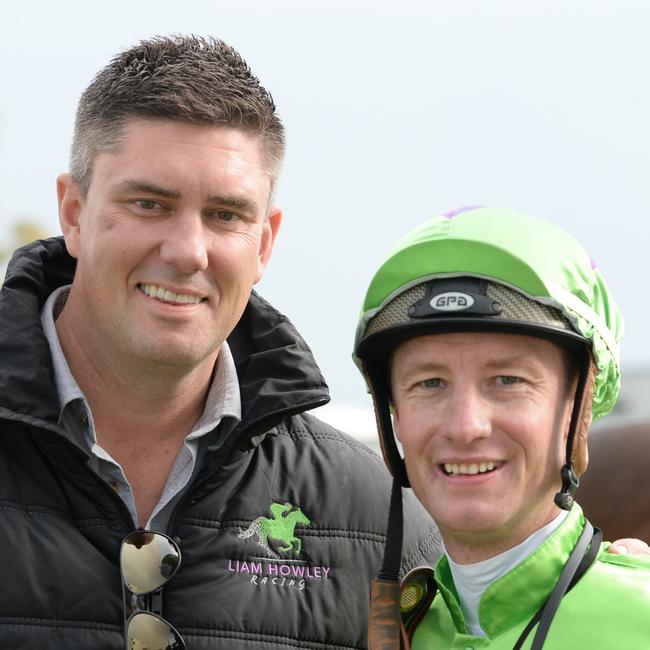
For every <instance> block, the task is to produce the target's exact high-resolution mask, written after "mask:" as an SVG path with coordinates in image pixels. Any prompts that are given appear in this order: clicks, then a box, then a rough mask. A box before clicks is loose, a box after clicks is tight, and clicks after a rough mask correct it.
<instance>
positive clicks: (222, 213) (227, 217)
mask: <svg viewBox="0 0 650 650" xmlns="http://www.w3.org/2000/svg"><path fill="white" fill-rule="evenodd" d="M216 215H217V219H219V221H235V220H236V219H237V215H236V214H235V213H234V212H228V211H227V210H219V211H218V212H217V213H216Z"/></svg>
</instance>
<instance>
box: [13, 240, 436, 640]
mask: <svg viewBox="0 0 650 650" xmlns="http://www.w3.org/2000/svg"><path fill="white" fill-rule="evenodd" d="M73 274H74V261H73V260H72V259H71V258H70V257H69V256H68V255H67V253H66V251H65V247H64V245H63V242H62V240H61V239H50V240H46V241H41V242H35V243H34V244H31V245H30V246H27V247H24V248H22V249H20V250H19V251H17V252H16V254H15V255H14V257H13V260H12V263H11V265H10V268H9V270H8V273H7V278H6V282H5V285H4V286H3V288H2V293H1V294H0V648H12V649H15V648H29V649H34V650H36V649H38V650H41V649H43V648H60V649H61V650H64V649H65V650H72V649H74V648H83V649H85V650H86V649H88V648H93V649H95V648H114V649H116V650H117V649H119V648H123V647H124V640H123V612H122V597H121V584H120V572H119V562H118V553H119V547H120V541H121V539H122V538H123V537H124V535H125V534H126V533H127V532H129V531H130V530H131V529H132V528H133V523H132V520H131V517H130V515H129V513H128V511H127V509H126V508H125V506H124V505H123V503H122V502H121V500H120V498H119V497H118V496H117V494H116V493H115V492H114V491H113V490H112V489H111V488H110V487H109V486H108V485H107V484H106V483H105V482H104V481H103V480H102V479H101V478H100V477H99V476H98V475H97V474H95V472H94V471H93V470H92V469H91V467H90V465H89V463H88V455H87V453H86V452H85V451H84V450H83V449H81V448H79V447H77V446H75V445H74V444H72V443H71V442H69V440H68V439H67V438H66V437H65V435H63V432H62V430H61V428H60V427H59V425H58V424H57V419H58V411H59V404H58V398H57V395H56V389H55V387H54V383H53V377H52V364H51V360H50V353H49V348H48V344H47V341H46V339H45V337H44V335H43V332H42V329H41V323H40V318H39V312H40V309H41V307H42V305H43V303H44V301H45V299H46V298H47V296H48V295H49V294H50V293H51V292H52V291H53V290H54V289H55V288H56V287H58V286H60V285H62V284H67V283H70V282H71V280H72V276H73ZM228 342H229V344H230V346H231V349H232V351H233V355H234V357H235V361H236V364H237V372H238V375H239V379H240V384H241V395H242V409H243V419H242V422H241V424H240V426H238V427H237V428H236V430H235V431H233V432H232V434H231V435H230V437H229V439H228V442H227V444H226V445H224V447H223V448H222V449H221V450H220V452H217V453H216V454H215V455H214V456H212V457H210V458H209V460H208V461H207V463H206V464H205V466H204V467H203V469H202V471H201V473H200V474H199V476H198V477H197V479H196V481H195V482H194V484H193V486H192V487H191V489H190V490H189V491H188V493H187V494H186V495H185V497H184V498H183V500H182V501H181V502H180V503H179V505H178V507H177V508H176V511H175V513H174V514H173V515H172V519H171V522H170V530H169V534H170V535H172V536H174V537H177V538H178V541H179V546H180V548H181V552H182V556H183V560H182V565H181V567H180V569H179V571H178V573H177V574H176V575H175V576H174V578H173V579H172V580H171V581H170V582H169V584H168V585H167V587H166V588H165V591H164V601H163V602H164V611H163V615H164V617H165V618H166V619H168V620H169V621H170V622H171V623H172V624H173V625H174V626H175V627H176V628H177V629H178V630H179V631H180V633H181V634H182V635H183V637H184V639H185V641H186V643H187V647H188V649H193V648H197V649H198V648H210V649H216V648H224V649H225V648H229V649H230V648H243V649H247V650H262V648H272V649H275V650H279V649H287V650H288V649H290V648H291V649H297V648H313V649H314V650H316V649H317V650H324V649H325V648H338V649H341V650H342V649H344V648H345V649H349V648H365V647H366V631H365V630H366V620H367V614H368V598H369V595H368V594H369V584H370V580H371V578H372V577H373V576H374V575H375V573H376V572H377V569H378V566H379V564H380V560H381V555H382V548H383V542H384V528H385V525H386V513H387V512H388V499H389V492H390V480H389V477H388V475H387V473H386V471H385V469H384V467H383V463H382V462H381V460H380V459H379V458H378V457H377V456H376V455H375V454H373V453H372V452H370V451H369V450H368V449H366V448H365V447H364V446H363V445H361V444H359V443H358V442H355V441H354V440H352V439H350V438H348V437H347V436H345V435H344V434H342V433H340V432H338V431H336V430H335V429H333V428H331V427H330V426H328V425H326V424H324V423H323V422H321V421H319V420H317V419H316V418H314V417H313V416H311V415H309V414H307V413H306V412H305V411H307V410H308V409H311V408H314V407H316V406H319V405H322V404H325V403H326V402H327V401H328V400H329V397H328V393H327V386H326V385H325V383H324V381H323V378H322V376H321V374H320V371H319V370H318V368H317V366H316V364H315V362H314V360H313V358H312V356H311V353H310V351H309V348H308V347H307V345H306V344H305V343H304V341H303V340H302V339H301V338H300V336H299V335H298V334H297V332H296V331H295V329H294V328H293V326H292V325H291V324H290V323H289V322H288V321H287V319H286V318H285V317H284V316H282V315H281V314H279V313H278V312H277V311H275V310H274V309H273V308H272V307H271V306H270V305H268V304H267V303H266V302H264V301H263V300H262V299H261V298H260V297H259V296H257V295H253V296H252V297H251V299H250V302H249V305H248V307H247V309H246V312H245V313H244V315H243V317H242V319H241V321H240V322H239V324H238V326H237V328H236V329H235V331H234V332H233V333H232V335H231V337H230V338H229V340H228ZM287 503H288V504H291V505H292V506H293V509H294V510H296V511H297V509H300V511H301V512H302V513H303V514H304V515H305V517H306V518H307V519H308V521H309V523H308V524H306V523H304V522H303V523H297V524H296V526H295V528H294V530H293V535H294V536H295V537H296V538H298V539H299V541H300V546H301V548H300V550H299V552H298V549H297V547H298V544H297V543H295V542H294V543H293V545H292V547H291V550H290V551H288V552H286V551H282V550H280V548H279V547H282V546H283V543H282V542H281V543H279V544H278V543H277V540H272V539H264V535H262V536H260V535H259V534H258V533H257V532H256V530H257V529H256V528H255V527H253V528H251V523H252V522H254V521H255V520H256V519H258V518H259V517H265V518H266V519H267V520H269V521H273V520H274V519H277V518H278V512H279V506H274V508H273V509H272V508H271V506H272V504H280V505H282V504H287ZM405 508H406V520H407V525H406V530H407V536H406V539H405V547H404V549H405V552H404V557H405V569H410V568H411V567H412V566H414V565H418V564H421V563H423V562H431V561H433V560H435V557H436V555H437V553H438V548H437V534H436V531H435V530H434V529H433V528H432V526H431V524H430V521H429V518H428V517H427V516H426V515H425V514H423V511H422V510H421V509H420V508H419V506H417V505H416V504H415V503H414V500H411V499H407V500H406V503H405ZM280 509H281V508H280ZM280 516H281V515H280ZM246 531H248V533H250V534H248V536H246ZM265 545H266V546H265ZM274 556H277V557H274Z"/></svg>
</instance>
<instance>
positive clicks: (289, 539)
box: [237, 503, 311, 560]
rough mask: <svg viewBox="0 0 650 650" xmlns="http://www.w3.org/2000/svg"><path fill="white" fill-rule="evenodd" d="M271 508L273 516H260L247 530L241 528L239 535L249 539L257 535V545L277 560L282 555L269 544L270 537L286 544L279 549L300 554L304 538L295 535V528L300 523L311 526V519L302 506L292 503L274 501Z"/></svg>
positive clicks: (240, 537) (241, 537)
mask: <svg viewBox="0 0 650 650" xmlns="http://www.w3.org/2000/svg"><path fill="white" fill-rule="evenodd" d="M270 510H271V515H273V517H272V518H269V517H258V518H257V519H255V520H254V521H253V522H251V525H250V526H249V527H248V528H247V529H246V530H244V529H240V533H239V534H238V535H237V537H239V539H248V538H249V537H252V536H253V535H257V545H258V546H260V547H262V548H263V549H264V551H265V552H266V554H267V555H268V556H269V557H272V558H273V559H276V560H279V559H280V556H279V555H278V554H277V553H276V552H275V551H274V550H273V549H272V548H271V546H270V545H269V539H271V540H274V541H275V542H281V543H283V544H285V545H284V546H278V547H277V548H278V550H279V551H282V552H284V553H287V552H290V551H293V552H294V553H295V554H296V555H300V551H301V550H302V540H301V539H300V538H299V537H296V536H295V535H294V530H295V528H296V526H297V525H298V524H302V525H303V526H309V524H311V520H310V519H308V518H307V516H306V515H305V514H304V513H303V511H302V510H301V509H300V508H298V507H297V506H293V505H291V504H290V503H272V504H271V507H270Z"/></svg>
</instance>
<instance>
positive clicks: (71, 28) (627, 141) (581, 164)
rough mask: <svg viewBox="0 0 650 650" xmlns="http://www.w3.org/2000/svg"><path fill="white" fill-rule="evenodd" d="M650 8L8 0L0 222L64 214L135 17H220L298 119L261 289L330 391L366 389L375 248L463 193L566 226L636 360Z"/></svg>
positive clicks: (348, 400)
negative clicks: (89, 107) (363, 371)
mask: <svg viewBox="0 0 650 650" xmlns="http://www.w3.org/2000/svg"><path fill="white" fill-rule="evenodd" d="M649 24H650V5H649V4H648V3H647V2H643V1H641V0H639V1H637V2H630V1H626V0H616V1H611V2H600V1H598V0H572V1H571V2H566V1H561V2H560V1H554V0H552V1H546V2H543V3H542V2H522V1H521V0H490V1H487V0H475V1H464V0H455V1H453V2H450V1H447V2H442V1H440V2H433V1H431V2H421V3H415V2H404V1H403V0H400V2H399V3H395V2H392V3H386V2H377V1H376V0H375V1H373V2H351V1H348V2H332V1H329V2H309V1H308V0H300V1H293V0H292V1H283V0H276V1H274V2H268V0H267V1H261V2H241V1H239V2H236V3H235V2H228V3H226V2H220V1H219V0H210V1H205V2H197V1H192V0H185V1H184V2H182V3H179V2H177V1H174V2H164V1H161V0H156V1H151V0H140V1H138V2H134V1H133V0H129V1H124V0H112V1H111V2H110V3H108V2H107V3H90V2H87V1H84V2H73V1H70V0H59V1H58V2H56V3H53V2H49V1H42V2H33V1H31V2H30V1H29V0H24V1H23V2H22V3H17V2H13V3H7V4H6V5H4V6H3V12H2V28H1V31H2V38H0V56H1V60H2V62H3V63H2V90H1V95H0V153H1V156H0V234H1V235H2V243H3V244H5V245H6V243H7V242H8V241H9V240H10V238H11V237H10V233H11V227H12V224H14V223H15V222H16V221H17V220H19V219H22V218H30V219H33V220H37V221H39V222H40V223H42V225H43V227H44V228H45V230H46V231H47V232H48V233H51V234H58V223H57V219H56V202H55V191H54V189H55V186H54V180H55V177H56V174H57V173H58V172H60V171H64V170H66V169H67V159H68V152H69V144H70V139H71V132H72V125H73V117H74V111H75V106H76V103H77V100H78V98H79V95H80V93H81V92H82V90H83V89H84V88H85V86H86V85H87V84H88V83H89V81H90V80H91V78H92V76H93V75H94V74H95V72H96V71H97V70H98V69H99V68H100V67H102V66H103V65H104V64H105V63H106V62H107V61H108V59H109V58H110V57H111V56H113V55H114V54H115V53H117V52H118V51H120V50H121V49H124V48H126V47H128V46H130V45H132V44H133V43H135V42H136V41H137V40H138V39H141V38H146V37H148V36H152V35H155V34H170V33H189V32H194V33H199V34H204V35H207V34H211V35H214V36H218V37H220V38H223V39H224V40H226V41H227V42H229V43H230V44H231V45H233V46H235V47H236V48H237V49H238V50H239V51H240V52H241V53H242V54H243V56H244V57H245V58H246V59H247V60H248V62H249V63H250V65H251V67H252V68H253V70H254V71H255V73H256V74H257V75H258V76H259V77H260V79H261V80H262V82H263V84H264V85H265V86H266V87H267V88H268V89H269V90H270V91H271V92H272V94H273V96H274V98H275V101H276V104H277V106H278V109H279V112H280V114H281V116H282V118H283V119H284V121H285V124H286V127H287V131H288V143H289V146H288V155H287V160H286V164H285V169H284V174H283V177H282V180H281V184H280V190H279V194H278V202H279V204H280V205H281V206H282V207H283V209H284V213H285V221H284V225H283V230H282V232H281V233H280V237H279V239H278V243H277V247H276V251H275V254H274V258H273V260H272V262H271V265H270V267H269V269H268V271H267V275H266V277H265V279H264V281H263V283H262V285H261V287H260V290H261V292H262V293H263V294H264V295H265V296H266V297H267V298H268V299H270V300H271V301H272V302H273V303H274V304H275V305H276V306H277V307H278V308H279V309H280V310H281V311H283V312H284V313H286V314H287V315H288V316H289V317H290V318H291V319H292V320H293V322H294V323H295V324H296V325H297V326H298V328H299V329H300V331H301V332H302V333H303V335H304V336H305V338H306V340H307V341H308V342H309V343H310V345H311V346H312V348H313V350H314V352H315V355H316V357H317V360H318V361H319V363H320V365H321V368H322V369H323V371H324V373H325V376H326V377H327V379H328V381H329V383H330V387H331V389H332V393H333V396H334V399H335V402H336V403H337V404H339V405H340V406H346V405H350V406H354V407H357V406H362V407H366V406H367V405H368V401H367V397H366V396H365V394H364V393H365V391H364V386H363V382H362V381H361V379H360V377H359V376H358V373H357V372H356V370H355V368H354V366H353V365H352V362H351V361H350V350H351V347H352V340H353V334H354V328H355V323H356V318H357V315H358V310H359V307H360V304H361V301H362V298H363V294H364V291H365V287H366V285H367V283H368V281H369V279H370V277H371V275H372V274H373V272H374V270H375V269H376V268H377V266H378V265H379V263H380V261H381V259H382V258H383V256H384V255H385V254H386V253H387V252H388V250H389V249H390V248H391V246H392V244H393V242H394V241H395V240H396V239H397V238H398V237H399V236H401V235H402V234H403V233H404V232H406V231H407V230H409V229H410V228H411V227H413V226H414V225H416V224H418V223H419V222H421V221H423V220H424V219H426V218H428V217H430V216H433V215H435V214H437V213H439V212H441V211H445V210H449V209H451V208H453V207H456V206H459V205H466V204H484V205H490V206H499V207H509V208H514V209H518V210H521V211H524V212H529V213H531V214H534V215H537V216H539V217H542V218H546V219H549V220H551V221H554V222H555V223H557V224H559V225H560V226H562V227H564V228H565V229H566V230H568V231H569V232H571V233H572V234H573V235H575V236H576V237H577V238H578V239H579V240H580V241H581V242H582V243H583V244H584V245H585V247H586V248H587V249H588V250H589V252H590V254H591V256H592V257H593V258H594V259H595V260H596V261H597V262H598V264H599V266H600V267H601V269H602V270H603V273H604V275H605V277H606V278H607V280H608V282H609V284H610V287H611V288H612V290H613V292H614V294H615V296H616V297H617V300H618V302H619V304H620V306H621V308H622V310H623V313H624V315H625V317H626V322H627V334H626V337H625V340H624V344H623V366H624V368H625V367H632V366H637V367H638V366H643V365H645V366H648V365H650V345H649V344H648V342H647V338H648V330H649V328H648V318H649V317H650V308H649V306H648V305H649V300H648V282H647V279H646V269H647V267H648V256H649V252H648V247H649V241H650V227H649V226H648V214H649V212H650V189H649V183H648V175H649V172H650V147H649V145H650V135H649V131H648V121H649V117H648V116H650V92H649V90H648V88H649V85H648V79H649V78H650V69H649V68H650V38H649V37H648V25H649ZM0 248H1V246H0Z"/></svg>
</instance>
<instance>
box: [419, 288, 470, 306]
mask: <svg viewBox="0 0 650 650" xmlns="http://www.w3.org/2000/svg"><path fill="white" fill-rule="evenodd" d="M474 302H475V301H474V298H473V297H472V296H470V295H469V294H467V293H462V292H461V291H445V292H444V293H439V294H438V295H437V296H434V297H433V298H431V300H430V301H429V304H430V305H431V308H432V309H435V310H436V311H463V310H464V309H469V308H470V307H471V306H472V305H473V304H474Z"/></svg>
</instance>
